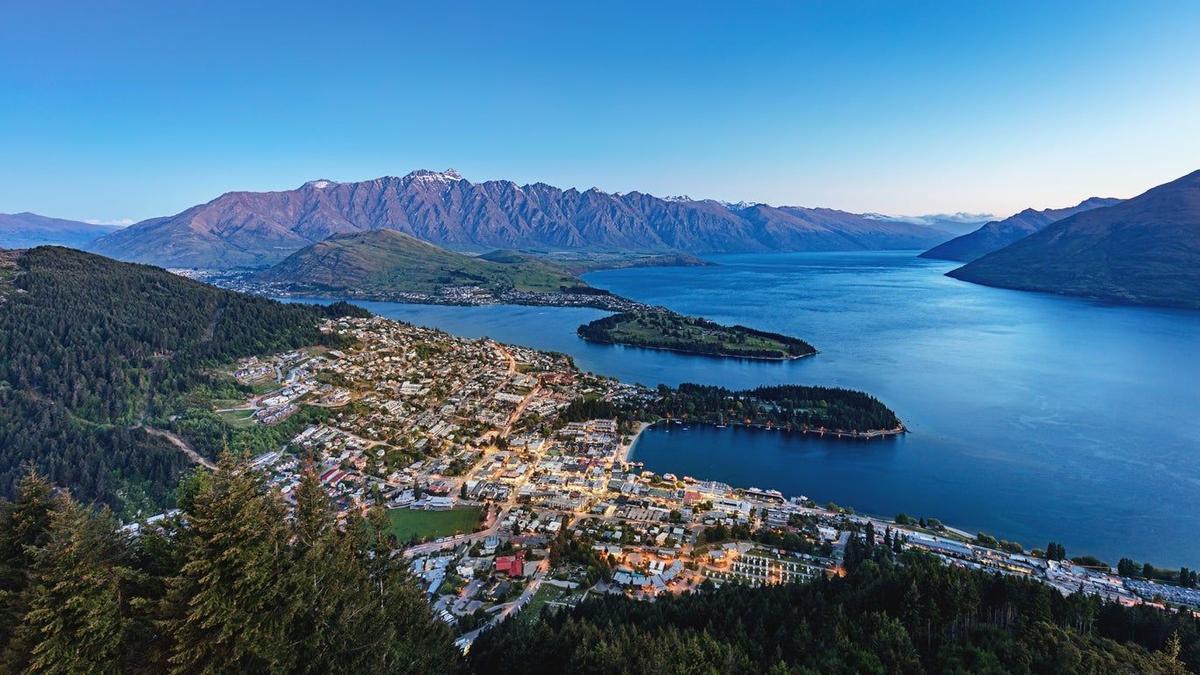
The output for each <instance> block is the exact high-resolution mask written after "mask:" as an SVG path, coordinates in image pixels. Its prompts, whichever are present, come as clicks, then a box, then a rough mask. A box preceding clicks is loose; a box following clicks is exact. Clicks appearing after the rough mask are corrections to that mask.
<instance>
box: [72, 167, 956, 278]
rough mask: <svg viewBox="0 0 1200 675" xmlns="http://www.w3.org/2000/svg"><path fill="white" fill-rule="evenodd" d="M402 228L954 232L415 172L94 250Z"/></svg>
mask: <svg viewBox="0 0 1200 675" xmlns="http://www.w3.org/2000/svg"><path fill="white" fill-rule="evenodd" d="M384 228H387V229H394V230H398V231H400V232H403V233H405V234H409V235H411V236H414V237H417V238H418V239H421V240H424V241H427V242H430V243H433V244H436V245H438V246H442V247H446V248H451V249H457V250H464V251H486V250H491V249H497V248H517V249H523V248H543V249H557V250H569V249H594V250H627V251H685V252H689V253H724V252H753V251H796V250H824V251H828V250H864V249H900V248H922V249H923V248H928V247H929V246H931V245H933V244H936V243H939V242H941V241H944V240H945V239H946V238H947V237H948V235H947V234H945V233H944V232H941V231H938V230H935V229H932V228H927V227H922V226H920V225H914V224H911V223H903V222H892V221H882V220H878V219H873V218H867V217H864V216H861V215H857V214H852V213H846V212H844V211H837V210H834V209H810V208H803V207H773V206H768V205H765V204H751V205H728V204H724V203H722V202H718V201H716V200H691V199H686V198H671V199H663V198H659V197H655V196H652V195H649V194H645V193H642V192H628V193H624V194H612V193H607V192H603V191H601V190H598V189H595V188H592V189H589V190H584V191H579V190H576V189H574V188H569V189H561V188H557V187H554V186H551V185H547V184H545V183H533V184H530V185H517V184H516V183H514V182H512V181H506V180H491V181H485V182H481V183H472V182H471V181H468V180H466V179H464V178H463V177H462V176H460V175H459V174H458V173H456V172H454V171H452V170H451V171H443V172H434V171H414V172H412V173H410V174H408V175H406V176H401V177H394V176H388V177H384V178H377V179H374V180H369V181H362V182H356V183H337V182H334V181H329V180H315V181H309V182H308V183H305V184H304V185H302V186H301V187H299V188H297V189H294V190H286V191H282V192H230V193H227V194H224V195H221V196H220V197H218V198H216V199H214V200H212V201H210V202H208V203H206V204H200V205H197V206H193V207H192V208H189V209H187V210H185V211H183V212H182V213H179V214H177V215H174V216H169V217H163V218H153V219H150V220H146V221H143V222H140V223H137V224H135V225H133V226H131V227H129V228H127V229H125V230H122V231H120V232H116V233H114V234H112V235H109V236H106V237H104V238H102V239H101V240H98V241H97V242H95V243H94V245H93V246H91V247H90V250H92V251H95V252H97V253H101V254H104V255H108V256H112V257H115V258H118V259H122V260H132V261H138V262H150V263H154V264H158V265H163V266H167V267H215V268H229V267H238V266H266V265H270V264H273V263H275V262H278V261H280V260H282V259H283V258H285V257H287V256H288V255H289V254H291V253H293V252H295V251H297V250H299V249H301V248H303V247H304V246H307V245H309V244H312V243H315V242H318V241H321V240H324V239H326V238H328V237H329V236H331V235H334V234H346V233H351V232H359V231H365V230H375V229H384Z"/></svg>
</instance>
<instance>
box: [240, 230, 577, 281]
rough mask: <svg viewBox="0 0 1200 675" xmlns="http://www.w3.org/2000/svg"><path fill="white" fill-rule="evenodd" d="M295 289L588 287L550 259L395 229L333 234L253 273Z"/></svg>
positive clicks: (264, 279)
mask: <svg viewBox="0 0 1200 675" xmlns="http://www.w3.org/2000/svg"><path fill="white" fill-rule="evenodd" d="M257 280H258V281H262V282H267V283H275V284H283V285H286V286H288V287H290V288H291V289H292V290H296V291H312V292H331V291H332V292H354V293H355V294H356V295H360V296H366V295H370V294H374V293H377V294H386V293H396V292H404V293H438V292H440V291H441V290H442V289H444V288H447V287H454V286H478V287H482V288H486V289H488V290H490V291H493V292H499V291H505V290H517V291H527V292H554V291H558V290H560V289H561V288H563V287H568V288H569V287H578V286H586V285H587V284H585V283H584V282H583V281H581V280H580V279H579V278H578V277H576V276H575V275H573V274H571V273H570V272H568V271H566V270H565V269H564V268H562V267H559V266H557V265H554V264H552V263H548V262H545V261H543V260H539V259H537V258H534V257H532V256H526V255H523V254H520V253H516V252H513V251H496V252H494V253H491V254H486V255H483V256H469V255H464V254H462V253H455V252H453V251H447V250H446V249H443V248H439V247H437V246H434V245H433V244H429V243H426V242H424V241H421V240H420V239H417V238H415V237H411V236H409V235H407V234H403V233H401V232H397V231H395V230H371V231H369V232H357V233H354V234H346V235H335V236H333V237H330V238H329V239H326V240H325V241H322V242H318V243H316V244H313V245H311V246H308V247H306V248H304V249H301V250H300V251H297V252H296V253H293V254H292V255H290V256H288V257H287V258H286V259H285V260H283V261H282V262H280V263H278V264H277V265H275V266H274V267H271V268H270V269H267V270H265V271H263V272H261V273H259V274H258V275H257Z"/></svg>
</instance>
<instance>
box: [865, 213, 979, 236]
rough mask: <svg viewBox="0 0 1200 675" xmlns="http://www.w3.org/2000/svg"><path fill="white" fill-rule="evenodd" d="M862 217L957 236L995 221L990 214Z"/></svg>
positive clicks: (871, 215)
mask: <svg viewBox="0 0 1200 675" xmlns="http://www.w3.org/2000/svg"><path fill="white" fill-rule="evenodd" d="M863 215H864V216H866V217H868V218H872V219H875V220H890V221H893V222H899V223H911V224H913V225H922V226H924V227H929V228H933V229H935V230H942V231H943V232H949V233H950V234H954V235H959V234H966V233H968V232H974V231H975V230H976V229H977V228H978V227H979V226H980V225H983V224H984V223H986V222H989V221H992V220H995V219H996V217H995V216H993V215H992V214H990V213H965V212H963V211H959V212H958V213H931V214H928V215H924V216H889V215H886V214H883V213H864V214H863Z"/></svg>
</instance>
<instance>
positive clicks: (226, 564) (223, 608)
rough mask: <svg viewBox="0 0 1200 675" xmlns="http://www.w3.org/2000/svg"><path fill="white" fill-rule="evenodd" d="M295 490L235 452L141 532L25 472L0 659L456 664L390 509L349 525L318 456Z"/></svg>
mask: <svg viewBox="0 0 1200 675" xmlns="http://www.w3.org/2000/svg"><path fill="white" fill-rule="evenodd" d="M296 502H297V505H296V510H295V518H294V519H292V518H287V517H286V515H287V507H286V505H285V504H284V502H283V498H282V497H281V496H280V494H279V492H278V491H276V490H269V489H267V487H266V486H265V484H264V482H263V478H262V477H261V476H260V475H259V474H258V473H257V472H253V471H248V470H246V467H245V465H244V464H239V463H236V462H235V461H234V460H233V459H232V458H231V457H230V456H229V455H228V454H226V455H225V457H224V458H223V460H222V464H221V465H220V471H218V472H216V473H215V474H214V473H208V472H205V473H198V474H194V475H193V476H191V477H190V478H189V479H187V480H186V481H185V483H184V484H183V486H182V489H181V491H180V506H181V507H182V509H183V512H184V516H185V517H184V518H177V519H168V520H166V521H164V522H163V523H162V524H161V526H154V527H144V528H143V530H142V531H141V532H140V533H139V534H138V535H137V536H131V534H130V533H128V532H126V531H122V530H120V529H118V523H117V522H116V520H115V519H114V518H113V517H112V515H111V514H110V513H108V512H107V511H96V510H94V509H90V508H87V507H86V506H84V505H81V504H79V503H78V502H75V501H73V500H72V499H71V498H70V497H68V496H66V495H65V494H63V493H57V494H56V493H55V492H54V491H53V488H52V487H51V486H50V484H49V483H48V482H47V481H46V480H45V479H44V478H42V477H40V476H30V477H29V478H26V479H25V480H23V482H22V483H21V485H20V489H19V490H18V496H17V498H16V499H15V500H14V501H13V502H10V503H3V504H0V672H4V673H18V672H37V673H166V672H172V673H232V672H237V673H442V672H454V671H456V670H457V668H458V666H459V656H458V653H457V652H456V650H455V649H454V646H453V643H452V642H451V635H450V630H449V628H447V627H446V625H445V624H444V623H442V622H440V621H437V620H436V619H434V617H433V615H432V613H431V611H430V609H429V605H428V604H427V603H426V602H425V598H424V595H423V594H422V592H421V591H420V589H419V588H418V587H417V586H416V585H415V584H414V583H412V580H411V579H410V577H409V575H408V572H407V569H406V565H405V562H404V559H403V558H393V557H392V556H391V555H389V553H390V552H391V549H392V545H393V544H392V542H391V541H390V540H388V539H387V536H386V535H384V534H382V532H383V528H382V527H381V526H380V522H379V518H383V519H385V520H386V515H384V514H382V513H372V514H371V515H370V516H369V517H363V516H361V515H358V514H357V513H355V514H352V515H350V516H349V518H348V519H347V520H346V522H345V527H344V528H339V526H338V522H337V519H336V517H335V515H334V513H333V511H332V510H331V508H330V504H329V501H328V498H327V497H326V495H325V492H324V490H323V489H322V488H321V485H320V483H319V482H318V481H317V477H316V475H315V474H314V472H313V471H311V470H309V471H307V472H306V473H305V475H304V477H303V479H302V481H301V483H300V485H299V487H298V489H297V491H296ZM368 518H370V519H373V521H374V522H368Z"/></svg>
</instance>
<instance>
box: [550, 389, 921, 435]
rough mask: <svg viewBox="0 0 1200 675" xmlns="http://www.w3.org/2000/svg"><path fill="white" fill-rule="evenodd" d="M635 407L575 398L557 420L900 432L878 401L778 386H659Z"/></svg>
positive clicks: (850, 432)
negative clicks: (608, 419) (610, 420)
mask: <svg viewBox="0 0 1200 675" xmlns="http://www.w3.org/2000/svg"><path fill="white" fill-rule="evenodd" d="M633 400H634V401H636V402H624V403H620V404H618V403H614V402H611V401H605V400H603V399H585V398H580V399H576V400H574V401H571V403H570V404H569V405H568V406H567V407H566V408H564V409H563V411H562V413H561V414H560V419H561V420H563V421H566V422H575V421H582V420H588V419H596V418H617V419H620V420H623V421H636V420H640V421H648V422H653V421H658V420H674V421H679V422H688V423H704V424H717V425H729V424H732V425H747V426H760V427H771V428H775V429H787V430H789V431H798V432H817V433H830V434H835V435H838V434H840V435H843V436H851V437H860V438H869V437H873V436H886V435H891V434H898V433H902V432H903V431H904V425H903V423H901V422H900V419H899V418H898V417H896V413H895V412H893V411H892V410H891V409H890V408H888V407H887V406H886V405H884V404H883V403H881V402H880V401H879V399H877V398H875V397H874V396H871V395H870V394H866V393H863V392H861V391H855V390H853V389H841V388H837V387H806V386H801V385H779V386H773V387H758V388H757V389H746V390H742V391H733V390H730V389H726V388H724V387H715V386H710V385H703V384H692V383H688V382H685V383H683V384H681V385H679V386H678V387H668V386H665V385H663V386H659V388H658V389H657V390H656V391H655V392H654V394H653V395H650V396H647V397H645V398H641V399H633Z"/></svg>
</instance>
